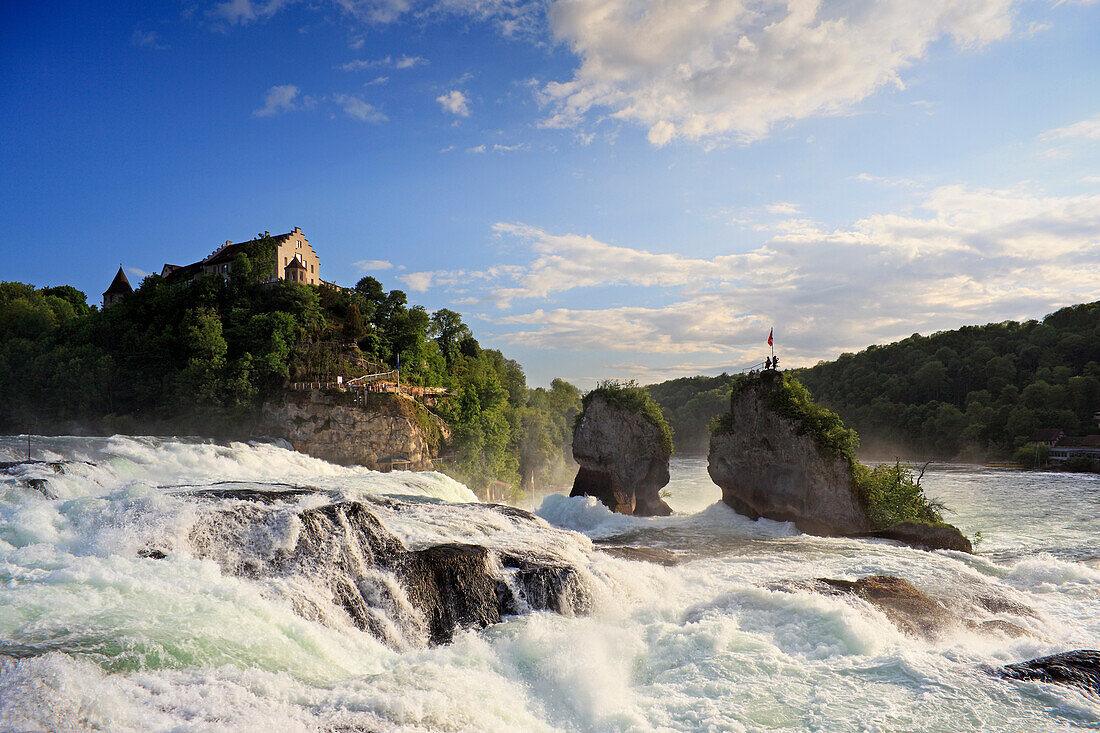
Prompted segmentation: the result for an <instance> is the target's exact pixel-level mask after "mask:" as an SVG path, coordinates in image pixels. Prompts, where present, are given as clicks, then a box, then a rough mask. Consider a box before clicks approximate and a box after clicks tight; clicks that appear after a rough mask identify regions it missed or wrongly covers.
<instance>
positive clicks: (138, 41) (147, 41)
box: [130, 28, 168, 51]
mask: <svg viewBox="0 0 1100 733" xmlns="http://www.w3.org/2000/svg"><path fill="white" fill-rule="evenodd" d="M130 44H131V45H133V46H141V47H144V48H153V49H156V50H157V51H164V50H166V49H167V48H168V46H166V45H165V44H164V43H162V42H161V40H160V36H159V35H158V34H157V32H156V31H143V30H141V29H140V28H135V29H134V35H132V36H130Z"/></svg>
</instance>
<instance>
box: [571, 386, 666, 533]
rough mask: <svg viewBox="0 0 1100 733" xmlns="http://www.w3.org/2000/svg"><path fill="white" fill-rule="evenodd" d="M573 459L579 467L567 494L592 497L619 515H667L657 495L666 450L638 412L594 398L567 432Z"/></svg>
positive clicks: (662, 480)
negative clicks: (571, 438)
mask: <svg viewBox="0 0 1100 733" xmlns="http://www.w3.org/2000/svg"><path fill="white" fill-rule="evenodd" d="M573 459H574V460H575V461H576V462H577V463H579V464H580V470H579V471H578V472H577V478H576V479H575V480H574V482H573V491H572V492H571V493H570V494H569V495H570V496H595V497H597V498H599V500H600V501H602V502H603V503H604V504H606V505H607V506H608V507H610V508H611V509H613V510H614V511H616V512H619V513H620V514H635V515H638V516H654V515H658V516H663V515H667V514H671V513H672V509H670V508H669V506H668V505H667V504H666V503H665V502H664V500H663V499H661V497H660V495H659V492H660V489H661V487H662V486H664V485H665V484H667V483H668V479H669V475H668V459H669V450H668V449H667V448H666V447H665V446H664V444H663V442H662V434H661V429H660V428H658V427H657V426H656V425H654V424H653V423H651V422H649V421H648V420H647V419H646V418H645V417H644V416H643V415H641V414H640V413H638V412H636V411H633V410H629V409H626V408H623V407H620V406H617V405H614V404H611V403H609V402H608V401H607V400H605V399H604V398H603V397H599V396H597V397H594V398H593V399H592V400H591V401H590V402H589V403H588V404H587V405H586V407H585V410H584V414H583V415H582V416H581V421H580V424H579V425H578V426H577V429H576V431H575V432H574V433H573Z"/></svg>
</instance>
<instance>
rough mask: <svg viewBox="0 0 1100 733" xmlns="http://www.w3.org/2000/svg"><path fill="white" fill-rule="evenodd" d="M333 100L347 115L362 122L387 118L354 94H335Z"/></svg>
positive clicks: (383, 120) (380, 120)
mask: <svg viewBox="0 0 1100 733" xmlns="http://www.w3.org/2000/svg"><path fill="white" fill-rule="evenodd" d="M333 100H334V101H335V102H336V104H338V105H340V108H341V109H342V110H344V114H346V115H347V116H348V117H354V118H355V119H357V120H361V121H363V122H385V121H386V119H387V118H386V115H384V114H382V113H381V112H379V111H378V109H377V108H375V107H374V105H371V104H367V103H366V102H364V101H363V100H362V99H360V98H359V97H357V96H355V95H354V94H337V95H336V96H335V97H333Z"/></svg>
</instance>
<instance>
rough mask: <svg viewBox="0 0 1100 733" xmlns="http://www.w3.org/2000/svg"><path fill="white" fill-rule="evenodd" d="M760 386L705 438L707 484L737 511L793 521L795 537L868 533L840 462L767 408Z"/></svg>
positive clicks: (734, 405) (764, 387)
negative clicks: (797, 533)
mask: <svg viewBox="0 0 1100 733" xmlns="http://www.w3.org/2000/svg"><path fill="white" fill-rule="evenodd" d="M767 389H768V385H767V381H766V380H762V381H761V382H758V383H757V384H755V385H752V386H750V387H748V388H747V389H745V390H744V391H743V392H742V393H741V394H740V395H738V396H737V397H735V398H734V399H733V400H732V401H731V404H730V416H729V421H728V426H729V427H728V429H725V430H722V431H720V432H718V433H716V434H714V435H713V436H711V440H710V455H709V461H710V463H709V466H708V467H707V470H708V472H709V473H710V477H711V479H712V480H713V481H714V483H716V484H718V486H720V487H721V488H722V501H724V502H725V503H726V504H728V505H729V506H730V507H731V508H732V509H733V510H734V511H736V512H738V513H739V514H744V515H745V516H748V517H751V518H753V519H758V518H760V517H766V518H768V519H775V520H778V521H786V522H794V523H795V525H796V526H797V527H798V528H799V529H800V530H802V531H803V532H808V533H810V534H820V535H846V534H858V533H861V532H865V531H867V530H868V529H869V523H868V521H867V517H866V515H865V513H864V511H863V508H862V507H861V505H860V503H859V501H858V499H857V498H856V493H855V489H854V486H853V484H852V479H851V476H850V475H849V471H848V464H847V462H846V461H844V460H843V459H839V458H833V457H831V456H828V455H823V454H822V452H821V451H820V450H819V449H818V447H817V445H816V444H815V443H814V439H813V437H812V436H811V435H809V434H807V433H803V432H801V431H800V429H799V425H797V424H796V423H794V422H793V421H791V420H789V419H787V418H785V417H783V416H781V415H778V414H776V413H775V412H773V411H772V410H771V409H770V408H769V407H768V404H767V400H766V390H767Z"/></svg>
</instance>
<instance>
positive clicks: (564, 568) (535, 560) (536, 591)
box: [500, 554, 588, 616]
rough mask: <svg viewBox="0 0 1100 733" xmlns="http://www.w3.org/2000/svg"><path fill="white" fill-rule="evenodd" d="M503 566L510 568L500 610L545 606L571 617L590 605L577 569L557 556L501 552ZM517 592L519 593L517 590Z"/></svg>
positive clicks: (521, 611)
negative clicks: (510, 578) (509, 581)
mask: <svg viewBox="0 0 1100 733" xmlns="http://www.w3.org/2000/svg"><path fill="white" fill-rule="evenodd" d="M500 564H501V566H502V567H505V568H511V569H512V570H513V573H512V583H511V584H508V585H506V592H505V594H504V597H503V598H502V610H501V613H505V614H519V613H523V612H524V611H530V610H539V609H545V610H548V611H554V612H556V613H560V614H562V615H566V616H570V615H573V614H574V613H577V612H580V611H584V610H585V609H586V608H587V606H588V598H587V593H586V592H585V588H584V584H583V582H582V581H581V578H580V575H579V574H578V573H577V569H576V568H574V567H572V566H571V565H568V564H566V563H563V562H562V561H561V560H557V559H555V558H545V557H535V556H531V555H511V554H501V555H500ZM516 591H518V594H517V592H516Z"/></svg>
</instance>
